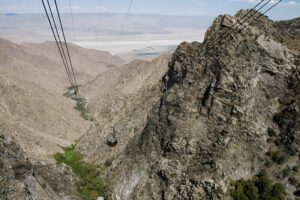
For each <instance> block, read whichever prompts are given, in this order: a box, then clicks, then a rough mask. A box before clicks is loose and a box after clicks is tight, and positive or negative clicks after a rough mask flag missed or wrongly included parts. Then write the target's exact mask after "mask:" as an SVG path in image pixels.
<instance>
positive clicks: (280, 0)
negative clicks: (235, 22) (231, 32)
mask: <svg viewBox="0 0 300 200" xmlns="http://www.w3.org/2000/svg"><path fill="white" fill-rule="evenodd" d="M280 2H282V0H279V1H277V2H276V3H275V4H274V5H273V6H271V7H270V8H269V9H267V10H266V11H265V12H263V13H261V14H260V15H259V16H258V17H256V18H255V19H254V20H252V22H250V23H249V25H251V24H252V23H253V22H255V21H257V20H258V19H259V18H261V17H262V16H263V15H265V14H266V13H267V12H269V11H270V10H272V9H273V8H274V7H275V6H277V5H278V4H279V3H280ZM246 28H247V27H243V29H241V30H240V31H243V30H245V29H246Z"/></svg>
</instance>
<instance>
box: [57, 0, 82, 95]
mask: <svg viewBox="0 0 300 200" xmlns="http://www.w3.org/2000/svg"><path fill="white" fill-rule="evenodd" d="M54 3H55V7H56V11H57V16H58V19H59V23H60V27H61V32H62V34H63V38H64V42H65V46H66V49H67V53H68V58H69V62H70V65H71V66H70V67H71V70H72V74H73V78H74V82H75V89H76V90H78V85H77V80H76V76H75V73H74V68H73V64H72V60H71V57H70V52H69V47H68V44H67V40H66V36H65V32H64V28H63V25H62V22H61V17H60V14H59V10H58V6H57V2H56V0H54ZM76 92H78V91H76Z"/></svg>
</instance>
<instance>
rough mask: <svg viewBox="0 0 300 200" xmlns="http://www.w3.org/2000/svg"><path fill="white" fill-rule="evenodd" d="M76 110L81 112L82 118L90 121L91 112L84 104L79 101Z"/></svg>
mask: <svg viewBox="0 0 300 200" xmlns="http://www.w3.org/2000/svg"><path fill="white" fill-rule="evenodd" d="M74 108H75V109H76V110H78V111H79V112H80V116H81V117H83V118H84V119H86V120H89V110H88V109H87V108H86V106H85V103H84V102H82V101H80V100H78V101H77V104H76V106H75V107H74Z"/></svg>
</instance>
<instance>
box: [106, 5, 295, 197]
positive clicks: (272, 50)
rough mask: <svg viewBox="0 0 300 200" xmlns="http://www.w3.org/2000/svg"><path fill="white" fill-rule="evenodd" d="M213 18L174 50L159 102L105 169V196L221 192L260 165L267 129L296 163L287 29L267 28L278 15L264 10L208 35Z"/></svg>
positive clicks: (292, 70)
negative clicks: (236, 28) (199, 38)
mask: <svg viewBox="0 0 300 200" xmlns="http://www.w3.org/2000/svg"><path fill="white" fill-rule="evenodd" d="M243 12H244V11H241V12H240V13H238V14H237V15H236V16H235V17H231V19H232V20H237V19H234V18H238V17H239V16H241V15H242V14H243ZM221 21H222V17H218V18H217V19H216V20H215V22H214V24H213V26H212V27H211V28H210V29H209V30H208V31H207V33H206V39H205V41H204V43H197V42H194V43H191V44H189V43H183V44H181V45H180V46H179V47H178V49H177V51H176V52H175V53H174V55H173V57H172V61H171V62H170V64H169V70H168V72H167V74H166V75H165V76H164V78H163V80H164V83H163V85H162V88H163V93H162V94H161V98H160V102H159V103H157V104H156V106H154V107H153V109H152V111H151V112H150V113H149V115H148V120H147V124H146V126H145V128H144V130H143V132H142V134H141V135H140V136H139V137H135V138H134V139H132V141H131V142H130V145H127V150H126V152H125V153H123V154H121V155H119V156H118V157H117V158H116V159H115V160H114V162H113V165H112V166H111V168H110V170H111V171H110V173H109V175H108V182H109V186H110V189H111V194H112V198H113V199H122V200H123V199H228V198H229V193H228V187H229V184H230V182H231V181H234V180H238V179H240V178H250V177H252V176H253V175H255V174H257V173H258V172H259V171H260V170H261V169H263V168H265V162H266V159H267V158H266V155H265V153H266V152H267V151H268V150H269V148H270V147H272V146H274V145H275V144H273V143H270V142H269V139H270V136H269V134H268V130H270V129H271V128H272V129H273V130H274V131H275V132H278V133H279V134H278V135H277V136H275V140H276V141H277V142H275V143H276V148H277V149H279V150H280V151H282V152H283V153H284V155H286V158H287V160H286V164H285V165H289V164H291V163H293V164H294V163H296V165H299V164H300V163H299V151H300V149H299V147H300V143H299V138H300V137H299V108H300V102H299V91H300V87H299V86H300V85H299V80H300V76H299V74H300V66H299V58H300V56H299V51H297V50H295V48H294V46H290V45H288V44H289V42H287V41H289V38H290V35H286V37H285V36H284V35H280V37H279V36H277V35H278V34H274V33H280V32H281V31H282V30H281V26H279V24H284V23H285V22H278V23H275V22H272V21H271V20H269V19H268V18H267V17H262V18H261V19H260V20H259V21H258V22H256V23H254V24H253V25H251V26H248V27H247V28H246V29H245V30H244V31H243V32H241V33H234V34H232V36H233V37H231V36H230V37H231V39H230V38H229V37H228V38H227V39H224V40H221V41H220V42H218V43H214V40H215V39H216V38H218V36H219V34H220V33H222V32H223V31H225V30H226V29H227V28H226V27H227V26H226V27H224V26H222V25H221V24H222V22H221ZM295 21H296V22H299V19H295ZM289 23H292V22H289ZM295 26H296V25H295ZM296 27H297V26H296ZM291 32H292V31H291ZM298 36H299V35H296V36H295V37H297V38H296V39H295V41H296V40H297V41H298V39H299V38H298ZM283 38H284V41H286V42H284V43H282V39H283ZM298 45H299V44H298ZM280 167H281V166H279V167H278V168H276V169H275V168H274V169H272V172H271V170H270V174H271V176H272V175H274V174H276V173H278V172H279V171H278V170H280V169H281V168H280ZM276 170H277V171H276ZM133 177H135V178H134V181H133V179H132V178H133ZM274 179H276V180H277V179H278V178H276V177H275V175H274ZM278 181H282V180H280V179H278ZM120 188H122V189H120ZM293 190H295V188H294V189H293ZM288 195H289V198H294V197H293V196H292V191H291V192H290V193H289V194H288Z"/></svg>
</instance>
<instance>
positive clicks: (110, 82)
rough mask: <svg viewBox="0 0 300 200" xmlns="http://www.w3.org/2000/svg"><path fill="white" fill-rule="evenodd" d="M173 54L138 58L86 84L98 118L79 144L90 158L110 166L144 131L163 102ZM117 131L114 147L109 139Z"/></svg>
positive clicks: (86, 92) (82, 151)
mask: <svg viewBox="0 0 300 200" xmlns="http://www.w3.org/2000/svg"><path fill="white" fill-rule="evenodd" d="M169 57H170V56H168V55H163V56H161V57H159V58H157V59H154V60H153V61H151V62H149V61H142V60H135V61H133V62H131V63H129V64H127V65H125V66H123V67H121V68H119V69H115V70H112V71H109V72H107V73H105V74H103V75H100V76H98V77H97V78H96V79H95V80H94V81H93V82H91V83H89V84H87V85H85V86H83V87H82V92H83V94H84V95H85V96H91V99H90V101H91V103H90V105H91V109H90V110H91V114H92V116H93V117H92V118H93V121H94V126H92V127H91V128H90V130H89V131H88V133H87V134H85V135H84V136H83V137H82V138H81V139H80V141H79V143H78V144H77V146H76V148H77V150H78V151H79V152H81V153H84V154H85V155H86V160H88V161H90V162H97V163H102V164H103V163H106V165H109V164H110V161H111V160H113V158H114V157H115V156H117V155H119V154H120V153H121V152H123V151H124V149H125V147H126V145H128V142H129V141H130V140H131V139H132V138H133V137H135V136H136V135H137V134H138V133H140V132H141V130H142V129H143V128H144V126H145V124H146V120H147V114H148V113H149V111H150V109H151V108H152V106H153V105H155V103H156V102H158V101H159V94H160V90H161V88H160V81H161V77H162V76H163V74H165V73H166V71H167V63H168V61H169ZM108 77H110V78H108ZM100 87H101V90H99V88H100ZM94 90H99V91H98V92H96V91H95V92H94ZM89 94H97V95H89ZM113 132H115V134H116V137H117V139H118V145H117V146H116V147H113V148H112V147H110V146H108V145H107V139H108V138H109V137H110V136H111V135H112V134H113Z"/></svg>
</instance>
